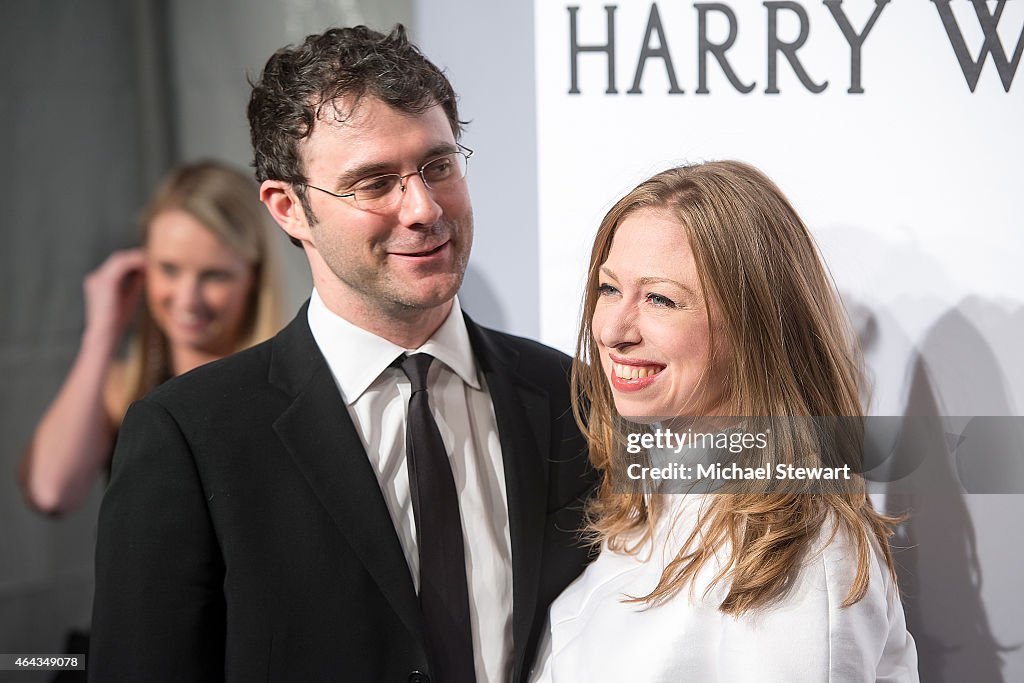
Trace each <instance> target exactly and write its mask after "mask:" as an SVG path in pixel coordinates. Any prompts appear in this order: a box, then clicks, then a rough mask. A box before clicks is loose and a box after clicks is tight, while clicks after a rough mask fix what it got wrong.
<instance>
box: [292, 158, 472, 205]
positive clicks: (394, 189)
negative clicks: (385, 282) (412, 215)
mask: <svg viewBox="0 0 1024 683" xmlns="http://www.w3.org/2000/svg"><path fill="white" fill-rule="evenodd" d="M456 144H457V145H458V143H456ZM458 147H459V149H458V150H456V151H454V152H449V153H448V154H442V155H441V156H439V157H435V158H433V159H431V160H430V161H428V162H426V163H425V164H423V165H422V166H420V167H419V168H418V169H416V170H415V171H413V172H412V173H406V174H405V175H401V174H398V173H386V174H384V175H378V176H373V177H372V178H365V179H363V180H360V181H359V182H357V183H356V184H355V185H353V186H352V187H350V188H348V189H347V190H346V191H345V192H331V191H330V190H325V189H324V188H322V187H317V186H316V185H310V184H309V183H305V185H306V187H309V188H312V189H314V190H319V191H320V192H323V193H325V194H329V195H331V196H332V197H338V198H339V199H349V200H351V201H352V203H353V204H354V205H355V206H356V208H358V209H362V210H363V211H383V210H386V209H390V208H392V207H394V206H397V205H398V204H400V203H401V201H402V196H403V195H404V194H405V188H406V182H405V179H406V178H410V177H412V176H414V175H418V176H419V177H420V179H421V180H422V181H423V184H424V185H425V186H426V187H427V188H428V189H430V190H434V191H438V192H440V191H444V190H446V189H448V188H450V187H453V186H454V185H456V184H457V183H459V182H461V181H462V179H463V178H465V177H466V170H467V169H468V167H469V158H470V157H471V156H473V150H471V149H470V148H469V147H464V146H462V145H458Z"/></svg>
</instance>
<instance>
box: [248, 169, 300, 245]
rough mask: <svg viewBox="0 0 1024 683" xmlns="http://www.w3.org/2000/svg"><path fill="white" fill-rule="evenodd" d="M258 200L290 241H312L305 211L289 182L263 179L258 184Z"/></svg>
mask: <svg viewBox="0 0 1024 683" xmlns="http://www.w3.org/2000/svg"><path fill="white" fill-rule="evenodd" d="M260 201H261V202H263V204H264V205H265V206H266V207H267V210H268V211H269V212H270V215H271V216H273V218H274V220H275V221H277V224H278V225H280V226H281V229H282V230H284V231H285V232H286V233H288V236H289V237H291V238H292V241H298V242H311V241H312V234H311V232H310V230H309V221H308V220H307V217H306V211H305V209H303V207H302V202H300V201H299V197H298V195H296V194H295V188H294V187H293V186H292V184H291V183H289V182H285V181H283V180H264V181H263V183H262V184H261V185H260Z"/></svg>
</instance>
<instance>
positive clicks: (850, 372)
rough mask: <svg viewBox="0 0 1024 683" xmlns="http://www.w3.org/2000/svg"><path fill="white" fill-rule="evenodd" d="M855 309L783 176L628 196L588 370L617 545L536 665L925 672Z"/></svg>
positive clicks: (586, 582) (715, 168) (598, 245)
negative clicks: (910, 616)
mask: <svg viewBox="0 0 1024 683" xmlns="http://www.w3.org/2000/svg"><path fill="white" fill-rule="evenodd" d="M856 348H857V347H856V343H855V339H854V336H853V335H852V333H851V330H850V327H849V324H848V321H847V318H846V315H845V313H844V311H843V308H842V305H841V303H840V301H839V298H838V296H837V294H836V292H835V290H834V288H833V285H832V282H831V279H830V277H829V275H828V273H827V271H826V269H825V267H824V265H823V264H822V261H821V259H820V256H819V254H818V251H817V249H816V247H815V244H814V241H813V239H812V238H811V235H810V233H809V231H808V229H807V227H806V226H805V225H804V223H803V221H802V220H801V219H800V218H799V216H798V215H797V214H796V212H795V211H794V209H793V208H792V206H791V205H790V203H789V202H788V200H787V199H786V198H785V196H784V195H783V194H782V192H781V191H780V190H779V189H778V188H777V187H776V186H775V184H774V183H772V182H771V181H770V180H769V179H768V178H767V177H765V176H764V175H763V174H762V173H761V172H760V171H758V170H757V169H755V168H753V167H751V166H748V165H746V164H743V163H739V162H734V161H719V162H709V163H703V164H695V165H692V166H682V167H678V168H672V169H669V170H666V171H664V172H662V173H659V174H657V175H655V176H653V177H652V178H650V179H649V180H647V181H645V182H643V183H641V184H640V185H639V186H637V187H636V188H635V189H634V190H633V191H631V192H630V193H629V194H627V195H626V196H625V197H623V198H622V199H621V200H619V201H618V202H617V203H616V204H615V206H614V207H613V208H612V209H611V210H610V211H609V212H608V214H607V215H606V216H605V218H604V220H603V221H602V223H601V226H600V228H599V230H598V233H597V236H596V238H595V242H594V247H593V251H592V254H591V260H590V268H589V272H588V275H587V284H586V293H585V298H584V306H583V321H582V323H581V326H580V332H579V339H578V345H577V354H576V362H575V365H574V368H573V375H572V381H573V385H574V389H575V391H574V394H575V396H576V398H577V401H576V405H575V409H576V413H577V420H578V421H579V422H580V425H581V427H582V428H583V430H584V432H585V434H586V435H587V438H588V442H589V446H590V456H591V460H592V462H593V464H594V465H595V467H597V468H598V469H599V470H601V471H602V473H603V483H602V486H601V489H600V491H599V493H598V495H597V497H596V499H595V500H594V501H593V502H592V505H591V509H590V529H589V530H590V532H591V533H592V535H593V536H594V537H595V540H596V541H599V542H600V543H601V554H600V556H599V557H598V559H597V560H596V561H595V562H594V563H593V564H592V565H590V567H588V569H587V570H586V571H585V572H584V574H583V575H581V577H580V578H579V579H577V581H576V582H575V583H573V584H572V585H570V586H569V587H568V588H567V589H566V590H565V591H564V592H563V594H562V595H561V596H560V597H559V598H558V599H557V600H556V601H555V603H554V604H553V605H552V607H551V610H550V629H551V630H550V633H549V638H548V639H547V641H546V643H545V646H544V647H543V654H542V657H541V660H540V662H539V664H538V667H537V669H536V671H535V674H534V680H535V681H543V682H545V683H547V682H549V681H555V682H557V681H583V680H586V681H624V680H631V681H670V680H671V681H677V680H694V681H746V680H751V681H753V680H757V681H809V680H829V681H874V680H886V681H916V680H917V664H916V662H917V659H916V649H915V646H914V641H913V638H911V636H910V635H909V634H908V633H907V631H906V625H905V621H904V616H903V608H902V605H901V603H900V598H899V593H898V590H897V587H896V575H895V571H894V566H893V560H892V556H891V553H890V550H889V545H888V539H889V536H890V535H891V534H892V528H893V525H894V524H895V523H896V522H897V520H895V519H893V518H890V517H886V516H884V515H881V514H879V513H878V512H876V511H875V510H874V509H873V507H872V505H871V502H870V499H869V498H868V496H867V493H866V491H865V488H864V485H863V482H862V481H861V480H860V478H859V476H858V473H859V471H860V457H861V443H860V441H861V437H862V419H863V415H864V411H863V408H862V405H861V397H862V393H864V387H863V377H862V370H861V365H860V359H859V356H858V353H857V350H856Z"/></svg>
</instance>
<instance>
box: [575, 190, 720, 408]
mask: <svg viewBox="0 0 1024 683" xmlns="http://www.w3.org/2000/svg"><path fill="white" fill-rule="evenodd" d="M711 320H712V324H714V325H716V337H715V338H716V340H720V339H722V336H723V335H722V334H720V333H719V332H718V331H719V329H721V326H720V323H719V322H718V321H719V316H718V315H717V314H716V312H715V311H714V310H712V315H711ZM591 331H592V333H593V335H594V339H595V340H596V341H597V346H598V349H599V350H600V354H601V367H602V369H603V370H604V373H605V377H606V378H607V379H608V382H609V383H610V385H611V389H612V395H613V397H614V398H615V408H616V410H618V412H619V414H621V415H623V416H625V417H628V418H635V419H637V420H638V421H643V422H647V421H650V420H656V419H660V418H666V417H672V416H682V415H686V416H699V415H718V414H721V411H722V410H723V409H724V405H725V396H724V390H723V381H722V376H723V369H724V367H725V365H724V363H723V353H722V350H721V349H719V350H718V351H717V352H716V353H714V354H712V353H711V347H710V344H711V339H710V334H709V332H710V330H709V328H708V309H707V304H706V302H705V299H704V295H703V292H702V290H701V286H700V280H699V278H698V276H697V266H696V264H695V262H694V258H693V251H692V250H691V248H690V242H689V239H688V238H687V235H686V230H685V229H684V228H683V226H682V225H680V223H679V221H678V220H677V219H676V218H675V216H674V215H673V214H672V213H671V212H670V211H669V210H668V209H664V208H654V209H640V210H638V211H636V212H634V213H633V214H631V215H629V216H628V217H627V218H626V219H625V220H623V221H622V222H621V223H620V224H619V227H618V230H617V231H616V233H615V237H614V239H613V241H612V246H611V250H610V251H609V253H608V258H607V259H606V260H605V262H604V263H603V264H601V266H600V274H599V277H598V299H597V307H596V308H595V310H594V317H593V319H592V320H591ZM709 356H710V357H711V358H712V360H713V362H712V364H711V370H710V372H709V371H708V367H709V363H708V359H709Z"/></svg>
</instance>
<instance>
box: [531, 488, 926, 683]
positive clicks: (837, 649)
mask: <svg viewBox="0 0 1024 683" xmlns="http://www.w3.org/2000/svg"><path fill="white" fill-rule="evenodd" d="M714 495H718V494H668V495H664V498H663V502H664V503H665V508H666V509H665V510H664V513H663V514H662V515H661V516H660V517H659V520H658V522H657V524H656V531H655V533H654V535H653V538H652V539H650V540H648V541H647V542H646V543H644V544H643V546H641V547H640V549H639V552H637V553H636V554H635V555H630V554H626V553H621V552H615V551H612V550H609V549H608V547H607V546H604V547H603V548H602V549H601V555H600V556H599V557H598V558H597V560H596V561H594V563H592V564H591V565H590V566H589V567H587V569H586V570H585V571H584V572H583V574H582V575H580V576H579V578H577V579H576V581H575V582H574V583H572V584H570V585H569V586H568V587H567V588H566V589H565V591H563V592H562V594H561V595H560V596H559V597H558V599H556V600H555V602H554V603H552V605H551V609H550V613H549V616H550V622H549V628H550V631H549V633H548V634H547V635H546V636H545V640H544V642H543V643H542V644H541V647H540V654H539V656H538V663H537V666H536V668H535V670H534V672H533V676H532V678H531V681H532V682H533V683H576V682H577V681H587V682H588V683H602V682H608V683H613V682H614V683H620V682H621V681H643V682H644V683H669V682H671V683H677V682H679V681H701V682H702V683H714V682H716V681H720V682H722V683H745V682H750V683H754V682H755V681H756V682H757V683H793V682H796V681H799V682H800V683H809V682H825V681H828V682H830V683H840V682H841V683H852V682H854V681H856V682H865V683H866V682H870V681H886V682H888V683H897V682H899V683H904V682H906V683H910V682H916V681H917V680H918V674H917V650H916V648H915V646H914V639H913V638H912V637H911V636H910V634H909V633H908V632H907V628H906V622H905V620H904V616H903V606H902V604H901V603H900V597H899V594H898V592H897V590H896V587H895V586H894V585H893V583H892V580H891V579H890V577H889V571H888V569H887V568H886V566H885V563H884V561H883V560H882V559H881V556H880V553H879V552H878V550H877V548H874V547H873V552H872V554H871V557H870V559H869V568H870V584H869V586H868V592H867V595H866V596H865V597H864V598H863V599H862V600H860V601H859V602H857V603H856V604H854V605H851V606H850V607H840V606H839V605H840V603H842V602H843V600H844V599H845V597H846V594H847V592H848V591H849V589H850V585H851V583H852V581H853V577H854V574H855V573H856V567H857V559H856V554H855V548H854V546H853V544H852V543H850V541H849V539H847V538H846V537H845V536H844V535H843V534H842V533H837V534H836V537H835V539H834V540H833V542H832V543H831V544H829V545H827V547H826V545H825V541H826V540H827V539H828V538H829V536H830V535H831V528H823V529H822V532H821V534H820V535H819V538H818V540H817V543H816V546H815V547H814V548H812V550H811V552H810V553H809V554H808V558H807V560H806V563H805V564H804V566H803V567H802V569H801V570H800V573H799V574H798V575H797V578H796V580H795V581H794V583H793V585H792V586H791V588H790V590H789V591H788V592H787V593H786V594H785V596H784V597H783V598H781V599H780V600H778V601H777V602H776V603H774V604H772V605H770V606H768V607H763V608H758V609H756V610H754V611H753V612H752V613H747V614H744V615H743V616H741V617H739V618H736V617H732V616H729V615H726V614H723V613H722V612H720V611H719V610H718V606H719V605H721V604H722V601H723V600H724V599H725V596H726V594H727V593H728V584H727V583H722V582H720V583H719V584H717V585H716V586H715V588H714V589H712V590H711V591H710V592H706V591H707V588H708V585H709V583H710V580H711V579H712V578H713V577H714V576H715V574H717V572H718V570H719V569H720V568H721V564H719V563H716V562H711V563H709V564H708V565H705V567H704V568H703V570H702V571H701V572H700V573H699V574H698V576H697V579H696V581H695V583H694V585H693V589H692V590H690V589H689V588H684V589H683V590H682V591H680V592H679V593H677V594H675V595H674V596H673V597H671V598H670V599H669V600H668V601H667V602H665V603H662V604H661V605H658V606H655V607H648V606H647V605H646V604H645V603H625V602H623V599H624V598H625V597H626V596H635V597H642V596H644V595H647V594H649V593H650V592H651V590H653V589H654V587H655V586H656V585H657V584H658V581H659V579H660V578H661V574H662V571H663V570H664V568H665V567H666V566H667V565H668V563H669V562H670V561H671V560H672V559H673V557H674V556H675V554H676V553H677V552H678V551H679V549H680V548H681V547H682V545H683V543H684V542H685V541H686V539H687V538H688V536H689V533H690V532H691V531H692V530H693V528H694V525H695V524H696V523H697V513H698V511H699V510H700V508H701V506H702V505H704V504H706V503H707V502H709V499H710V498H711V496H714ZM826 526H827V525H826ZM721 559H722V555H721V554H720V555H719V560H721Z"/></svg>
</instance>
